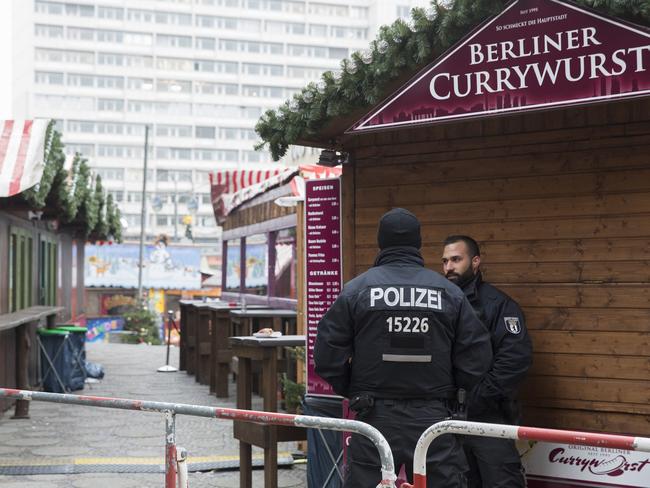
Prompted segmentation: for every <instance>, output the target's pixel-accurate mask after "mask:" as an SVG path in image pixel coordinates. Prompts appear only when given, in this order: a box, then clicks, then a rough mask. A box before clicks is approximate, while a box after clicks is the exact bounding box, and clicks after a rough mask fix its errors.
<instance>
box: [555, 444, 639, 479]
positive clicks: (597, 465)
mask: <svg viewBox="0 0 650 488" xmlns="http://www.w3.org/2000/svg"><path fill="white" fill-rule="evenodd" d="M569 447H570V452H569V453H567V450H566V449H565V448H564V447H556V448H555V449H552V450H551V451H550V452H549V454H548V461H549V462H550V463H552V464H562V465H565V466H575V468H576V470H577V471H579V472H587V471H588V472H589V473H591V474H593V475H601V476H611V477H616V476H621V475H624V474H626V473H628V472H637V473H639V472H641V471H643V470H647V471H649V472H650V467H648V465H650V459H648V458H646V459H644V460H634V461H628V458H627V457H626V456H625V455H624V454H619V453H620V452H621V451H618V450H615V449H610V450H607V449H594V448H589V447H585V446H569ZM575 450H580V454H576V453H575V452H573V451H575ZM608 451H612V452H608ZM583 453H584V454H583Z"/></svg>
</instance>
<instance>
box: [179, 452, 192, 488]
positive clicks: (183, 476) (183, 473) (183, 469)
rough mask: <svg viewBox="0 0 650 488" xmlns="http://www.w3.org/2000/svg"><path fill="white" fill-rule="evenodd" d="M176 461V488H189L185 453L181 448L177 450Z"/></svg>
mask: <svg viewBox="0 0 650 488" xmlns="http://www.w3.org/2000/svg"><path fill="white" fill-rule="evenodd" d="M176 460H177V462H178V488H189V486H190V483H189V480H188V477H187V451H186V450H185V449H183V448H182V447H179V448H178V450H177V456H176Z"/></svg>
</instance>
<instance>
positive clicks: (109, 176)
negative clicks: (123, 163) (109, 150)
mask: <svg viewBox="0 0 650 488" xmlns="http://www.w3.org/2000/svg"><path fill="white" fill-rule="evenodd" d="M100 147H101V146H100ZM93 171H94V173H95V174H96V175H99V176H101V177H102V181H124V168H97V167H95V168H93Z"/></svg>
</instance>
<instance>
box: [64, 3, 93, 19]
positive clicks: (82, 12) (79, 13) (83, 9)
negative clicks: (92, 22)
mask: <svg viewBox="0 0 650 488" xmlns="http://www.w3.org/2000/svg"><path fill="white" fill-rule="evenodd" d="M65 13H66V15H71V16H75V17H94V16H95V7H94V6H93V5H78V4H74V3H66V4H65Z"/></svg>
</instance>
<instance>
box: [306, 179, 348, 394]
mask: <svg viewBox="0 0 650 488" xmlns="http://www.w3.org/2000/svg"><path fill="white" fill-rule="evenodd" d="M305 274H306V280H305V285H306V288H307V300H306V309H307V310H306V317H307V393H309V394H310V395H335V393H334V391H333V390H332V387H331V386H330V385H329V383H327V382H326V381H325V380H323V379H322V378H321V377H320V376H318V375H317V374H316V373H315V371H314V344H315V343H316V333H317V332H318V322H320V319H321V318H322V317H323V315H324V314H325V312H327V310H328V309H329V308H330V306H331V305H332V303H334V300H336V298H337V297H338V296H339V293H340V292H341V288H342V282H341V281H342V278H343V276H342V270H341V184H340V180H339V179H338V178H336V179H331V180H307V181H305Z"/></svg>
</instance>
